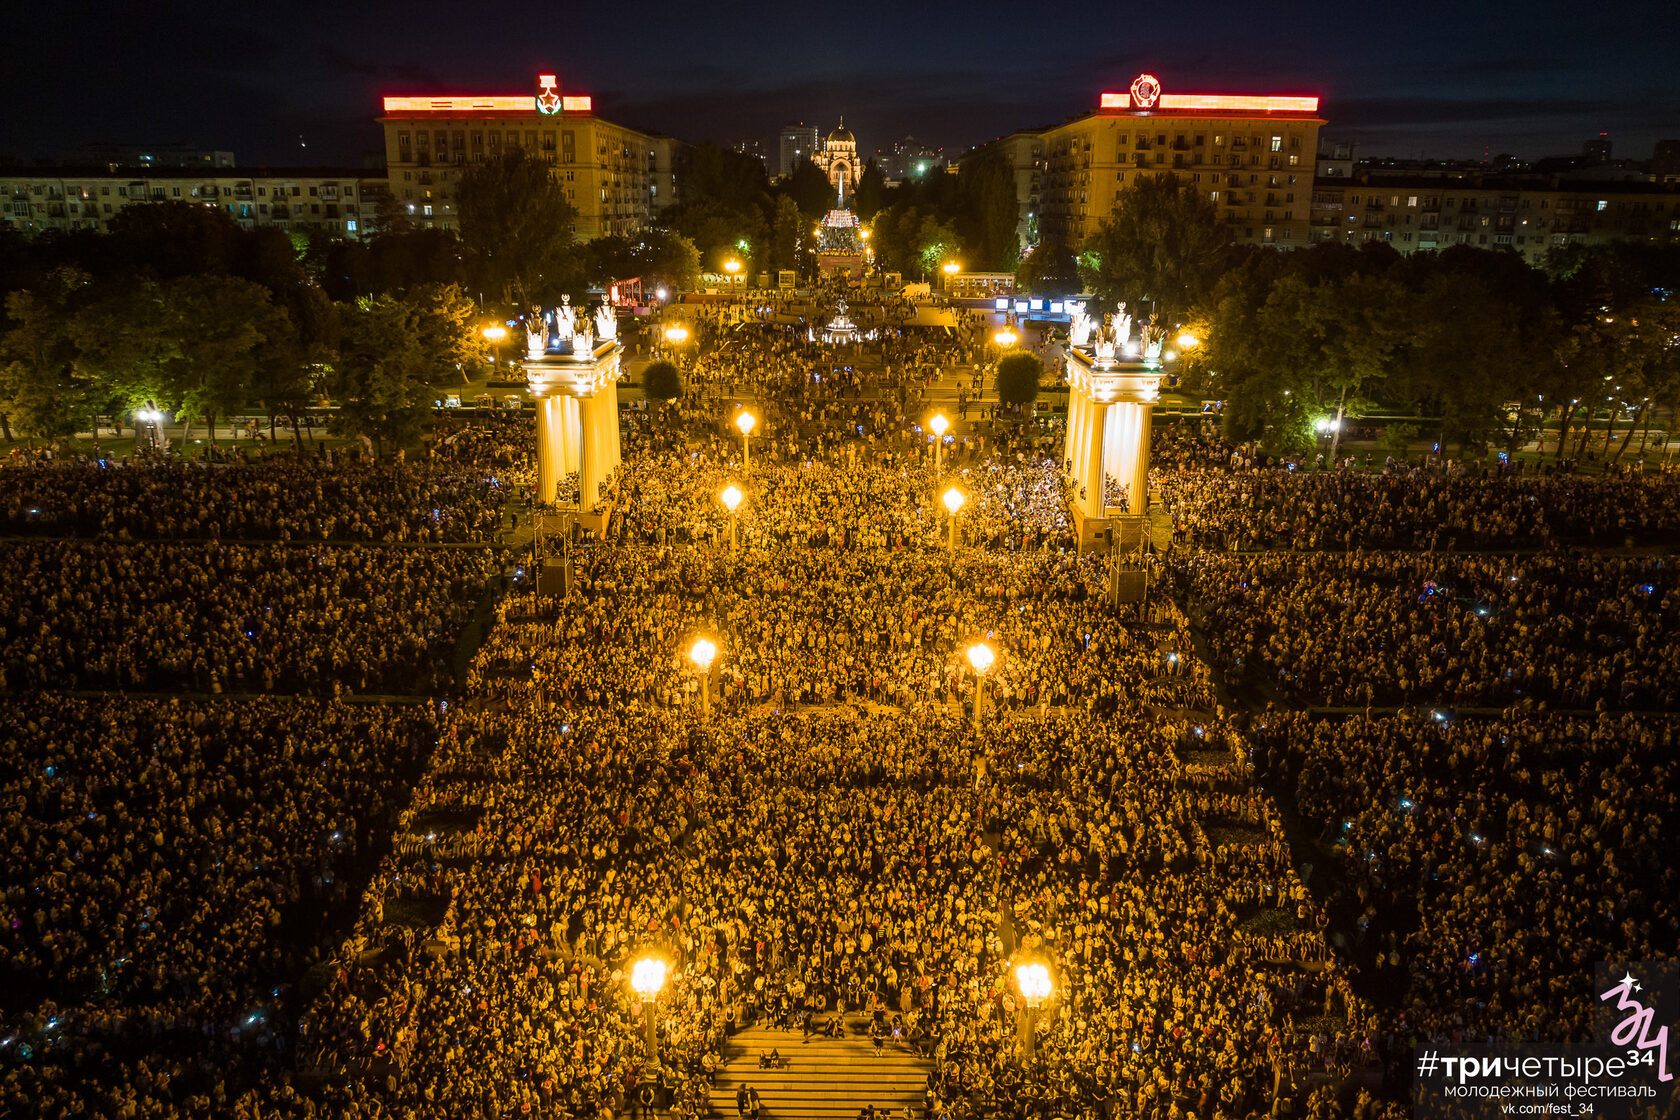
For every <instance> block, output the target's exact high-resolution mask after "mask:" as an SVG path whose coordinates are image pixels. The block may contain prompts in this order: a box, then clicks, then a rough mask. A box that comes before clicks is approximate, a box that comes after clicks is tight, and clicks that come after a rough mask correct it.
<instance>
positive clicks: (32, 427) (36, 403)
mask: <svg viewBox="0 0 1680 1120" xmlns="http://www.w3.org/2000/svg"><path fill="white" fill-rule="evenodd" d="M86 284H87V275H86V273H83V272H79V271H77V270H75V269H58V270H55V271H54V272H52V273H49V274H48V275H47V276H46V277H45V278H44V280H43V283H42V284H41V285H40V286H39V288H38V290H36V291H19V292H12V293H11V294H10V295H8V296H7V297H6V318H7V320H8V321H9V322H10V324H11V326H10V327H9V329H7V331H6V333H5V334H4V335H0V434H3V435H4V436H5V437H6V441H7V442H8V443H10V442H13V441H14V440H15V439H16V438H17V437H16V436H15V435H14V433H13V425H14V424H15V425H16V427H17V430H19V431H21V432H23V433H24V434H25V435H29V436H36V437H39V438H41V439H56V438H58V437H60V436H68V435H74V434H75V433H76V432H78V431H80V430H81V429H82V427H83V426H84V425H85V424H86V423H87V422H88V421H89V420H90V419H91V416H92V411H93V410H92V399H93V396H94V393H93V390H92V386H90V385H89V383H88V379H87V377H86V376H85V374H84V372H83V371H82V370H81V369H80V368H79V367H78V365H77V362H76V357H77V350H76V345H75V340H74V337H73V332H72V327H71V324H72V319H73V316H74V308H75V303H76V301H77V300H78V299H79V298H80V297H81V295H82V291H83V289H84V287H85V286H86Z"/></svg>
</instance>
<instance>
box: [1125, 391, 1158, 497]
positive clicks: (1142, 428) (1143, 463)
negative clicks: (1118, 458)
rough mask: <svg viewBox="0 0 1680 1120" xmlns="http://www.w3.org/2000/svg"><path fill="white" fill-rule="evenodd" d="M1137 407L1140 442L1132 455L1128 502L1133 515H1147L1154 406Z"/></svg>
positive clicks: (1140, 405)
mask: <svg viewBox="0 0 1680 1120" xmlns="http://www.w3.org/2000/svg"><path fill="white" fill-rule="evenodd" d="M1136 407H1137V433H1138V440H1137V449H1136V450H1135V451H1134V452H1133V453H1132V480H1131V481H1132V485H1131V493H1130V494H1129V495H1128V498H1127V500H1128V501H1129V502H1130V503H1131V507H1132V508H1131V512H1132V513H1134V514H1145V513H1148V512H1149V434H1150V426H1151V425H1152V424H1153V422H1154V417H1153V415H1152V412H1153V406H1152V405H1151V404H1150V403H1149V402H1148V401H1145V402H1144V403H1142V404H1139V405H1137V406H1136Z"/></svg>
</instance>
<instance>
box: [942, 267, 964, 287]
mask: <svg viewBox="0 0 1680 1120" xmlns="http://www.w3.org/2000/svg"><path fill="white" fill-rule="evenodd" d="M961 271H962V265H960V264H958V263H957V262H956V261H946V262H945V265H944V272H945V291H946V292H947V293H949V292H950V290H951V277H953V276H955V275H956V274H957V273H959V272H961Z"/></svg>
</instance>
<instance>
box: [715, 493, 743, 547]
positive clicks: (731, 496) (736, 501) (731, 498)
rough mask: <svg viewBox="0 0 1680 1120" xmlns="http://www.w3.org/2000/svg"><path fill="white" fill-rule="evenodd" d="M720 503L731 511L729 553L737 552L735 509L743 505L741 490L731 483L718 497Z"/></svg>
mask: <svg viewBox="0 0 1680 1120" xmlns="http://www.w3.org/2000/svg"><path fill="white" fill-rule="evenodd" d="M718 501H720V502H722V503H723V508H724V509H726V510H728V511H729V551H731V552H734V551H735V507H736V506H738V505H740V504H741V489H740V487H738V486H736V485H734V484H733V483H731V484H730V485H728V486H726V487H724V490H723V493H721V494H719V495H718Z"/></svg>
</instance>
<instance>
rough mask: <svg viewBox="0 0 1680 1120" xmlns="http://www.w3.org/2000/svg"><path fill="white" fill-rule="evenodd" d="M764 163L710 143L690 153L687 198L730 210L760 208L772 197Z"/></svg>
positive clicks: (684, 178) (699, 145)
mask: <svg viewBox="0 0 1680 1120" xmlns="http://www.w3.org/2000/svg"><path fill="white" fill-rule="evenodd" d="M769 191H770V182H769V179H768V177H767V176H766V174H765V171H764V161H763V160H760V159H757V158H755V157H753V156H749V155H745V154H743V153H741V152H736V151H731V150H730V149H728V148H724V147H721V146H719V145H718V144H716V143H714V142H713V141H711V140H707V141H705V142H704V143H700V144H696V145H695V146H694V148H693V149H692V150H691V151H690V152H689V158H688V167H687V173H686V174H685V175H684V176H683V196H684V198H685V199H687V200H688V201H689V202H702V203H711V204H714V205H718V206H721V207H723V208H725V209H729V210H742V209H749V208H754V209H756V208H760V207H762V206H763V204H764V200H765V197H766V196H767V195H768V194H769Z"/></svg>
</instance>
